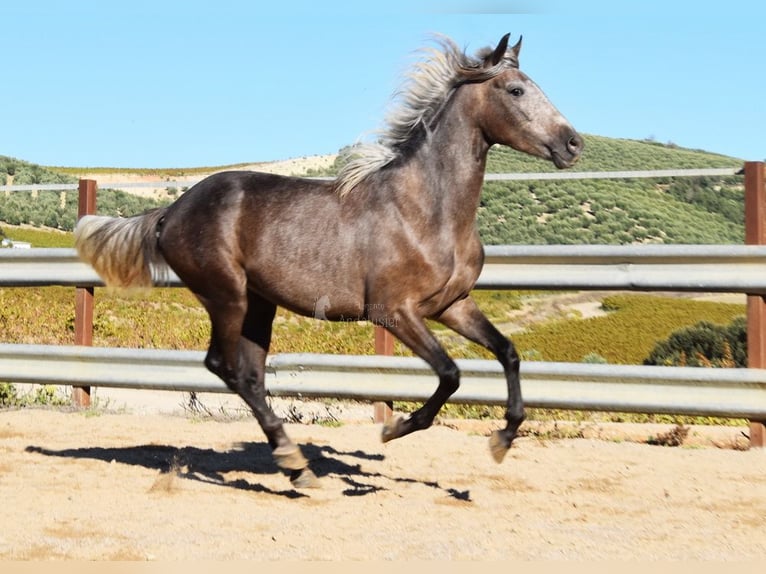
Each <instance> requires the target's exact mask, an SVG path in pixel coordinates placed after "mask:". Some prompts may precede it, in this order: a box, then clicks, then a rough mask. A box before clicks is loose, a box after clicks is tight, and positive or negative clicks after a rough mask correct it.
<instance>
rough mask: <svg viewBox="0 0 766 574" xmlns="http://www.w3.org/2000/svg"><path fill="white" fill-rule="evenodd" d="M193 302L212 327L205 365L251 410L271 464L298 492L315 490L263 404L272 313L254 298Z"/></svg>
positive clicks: (305, 464)
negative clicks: (202, 308)
mask: <svg viewBox="0 0 766 574" xmlns="http://www.w3.org/2000/svg"><path fill="white" fill-rule="evenodd" d="M198 297H199V299H200V301H202V303H203V305H205V308H206V309H207V310H208V314H209V315H210V320H211V323H212V337H211V343H210V348H209V349H208V353H207V356H206V358H205V365H206V366H207V368H208V369H209V370H210V371H212V372H213V373H215V374H216V375H218V376H219V377H220V378H221V379H222V380H223V381H224V382H225V383H226V385H227V386H228V387H229V388H230V389H232V390H233V391H235V392H236V393H237V394H238V395H239V396H240V397H241V398H242V399H243V400H244V401H245V402H246V403H247V405H248V406H249V407H250V408H251V409H252V411H253V414H254V415H255V417H256V419H257V420H258V423H259V424H260V426H261V428H262V429H263V432H264V433H265V434H266V437H267V439H268V441H269V445H270V446H271V448H272V453H273V456H274V460H275V462H276V463H277V465H278V466H279V467H280V468H282V469H284V470H286V471H288V472H290V480H291V481H292V482H293V484H294V485H295V486H297V487H300V488H305V487H310V486H314V485H315V484H316V477H315V476H314V474H313V473H312V472H311V470H309V469H308V462H307V461H306V459H305V458H304V457H303V455H302V454H301V452H300V449H299V448H298V447H297V446H296V445H295V444H294V443H293V442H292V441H291V440H290V438H289V437H288V436H287V433H286V432H285V430H284V425H283V423H282V420H281V419H279V418H278V417H277V416H276V414H275V413H274V411H272V410H271V408H270V407H269V405H268V403H267V402H266V387H265V363H266V354H267V353H268V349H269V343H270V340H271V324H272V321H273V319H274V314H275V312H276V307H275V306H274V305H272V304H271V303H268V302H267V301H265V300H263V299H262V298H260V297H258V296H256V295H243V296H242V297H228V298H225V299H217V300H216V301H215V303H213V302H212V301H211V300H210V299H207V298H205V297H202V296H199V295H198ZM222 300H223V301H225V302H224V303H221V301H222Z"/></svg>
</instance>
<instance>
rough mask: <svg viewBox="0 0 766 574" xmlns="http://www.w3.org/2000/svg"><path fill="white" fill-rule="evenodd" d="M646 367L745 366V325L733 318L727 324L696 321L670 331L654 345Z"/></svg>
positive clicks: (743, 322)
mask: <svg viewBox="0 0 766 574" xmlns="http://www.w3.org/2000/svg"><path fill="white" fill-rule="evenodd" d="M644 364H646V365H675V366H681V367H686V366H689V367H724V368H733V367H747V322H746V320H745V317H744V316H743V317H737V318H736V319H735V320H734V321H733V322H732V323H731V324H729V325H717V324H715V323H709V322H707V321H700V322H699V323H696V324H695V325H693V326H691V327H686V328H684V329H681V330H679V331H676V332H674V333H673V334H672V335H670V337H668V339H667V340H665V341H661V342H659V343H657V345H655V347H654V349H652V351H651V353H649V356H648V357H647V359H646V360H645V361H644Z"/></svg>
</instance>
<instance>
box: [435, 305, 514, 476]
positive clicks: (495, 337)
mask: <svg viewBox="0 0 766 574" xmlns="http://www.w3.org/2000/svg"><path fill="white" fill-rule="evenodd" d="M436 319H437V320H438V321H439V322H440V323H442V324H444V325H446V326H447V327H449V328H450V329H452V330H454V331H455V332H457V333H459V334H461V335H463V336H464V337H466V338H467V339H470V340H471V341H473V342H474V343H478V344H480V345H482V346H484V347H486V348H488V349H489V350H490V351H492V352H493V353H494V355H495V356H496V357H497V359H498V361H500V364H501V365H502V366H503V370H504V371H505V378H506V382H507V385H508V402H507V407H506V411H505V419H506V421H507V425H506V427H505V428H504V429H501V430H497V431H495V432H493V433H492V436H491V438H490V449H491V451H492V457H493V458H494V459H495V461H497V462H502V460H503V458H504V457H505V453H507V452H508V449H510V448H511V443H512V442H513V439H514V438H515V437H516V432H517V431H518V429H519V426H521V423H522V422H524V418H525V415H524V403H523V401H522V398H521V383H520V381H519V355H518V354H517V353H516V349H515V347H514V346H513V343H511V341H509V340H508V339H507V338H506V337H505V336H504V335H503V334H502V333H500V331H498V330H497V329H496V328H495V326H494V325H492V323H490V322H489V319H487V318H486V317H485V316H484V313H482V312H481V310H480V309H479V308H478V307H477V306H476V303H475V302H474V300H473V299H471V298H470V297H466V298H465V299H462V300H460V301H457V302H456V303H455V304H453V305H452V306H451V307H449V308H448V309H447V310H446V311H445V312H444V313H442V314H441V316H439V317H437V318H436Z"/></svg>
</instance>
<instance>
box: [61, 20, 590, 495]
mask: <svg viewBox="0 0 766 574" xmlns="http://www.w3.org/2000/svg"><path fill="white" fill-rule="evenodd" d="M509 38H510V34H506V35H504V36H503V37H502V38H501V40H500V41H499V42H498V43H497V45H496V46H495V47H494V48H492V47H491V46H490V47H486V48H483V49H481V50H478V51H477V52H476V53H475V54H473V55H469V54H468V53H467V52H466V51H464V50H461V49H459V48H458V46H457V45H456V44H455V42H454V41H453V40H451V39H449V38H447V37H441V36H440V37H437V38H436V40H435V45H434V46H429V47H428V48H425V49H424V50H423V52H424V54H425V57H423V58H422V59H421V60H420V61H419V62H418V63H416V64H414V66H413V68H412V70H411V71H410V73H409V74H408V76H407V77H406V80H405V82H404V86H403V88H402V90H401V92H399V94H398V97H397V98H396V100H397V101H396V102H395V104H396V105H395V106H394V107H393V110H392V111H391V112H390V113H389V115H388V116H387V118H386V121H385V124H384V126H383V128H381V130H380V131H379V132H378V137H377V139H375V140H374V141H368V142H362V143H358V144H356V145H354V146H351V149H350V151H349V153H348V157H346V158H345V164H344V165H343V166H342V168H341V169H340V170H339V173H338V175H337V177H336V178H334V179H330V180H323V179H319V178H301V177H290V176H281V175H273V174H267V173H259V172H253V171H225V172H219V173H215V174H213V175H210V176H208V177H206V178H205V179H203V180H202V181H200V182H199V183H197V184H195V185H194V186H192V187H191V188H190V189H189V190H188V191H186V192H185V193H184V194H183V195H181V196H180V197H179V198H178V199H177V200H176V201H175V202H173V203H172V204H170V205H169V206H167V207H163V208H159V209H156V210H153V211H149V212H146V213H144V214H141V215H137V216H133V217H127V218H122V217H116V218H112V217H106V216H96V215H87V216H83V217H82V218H81V219H80V220H79V221H78V223H77V225H76V228H75V246H76V249H77V251H78V254H79V256H80V257H81V259H82V260H84V261H86V262H88V263H89V264H90V265H91V266H92V267H93V268H94V269H95V270H96V272H97V273H98V274H99V276H100V277H101V278H102V280H103V282H104V283H105V285H107V286H113V287H117V288H135V287H150V286H151V285H153V284H154V283H155V281H154V277H157V276H158V275H160V274H161V273H162V272H163V270H164V272H165V273H167V270H168V268H169V269H172V270H173V271H174V272H175V273H176V275H177V276H178V277H179V278H180V279H181V281H182V282H183V283H184V284H185V286H186V287H188V288H189V289H190V290H191V291H192V293H194V295H195V296H196V297H197V299H198V300H199V301H200V303H201V304H202V305H203V306H204V308H205V309H206V311H207V313H208V315H209V319H210V323H211V337H210V344H209V348H208V350H207V353H206V356H205V359H204V364H205V366H206V367H207V369H209V370H210V371H211V372H212V373H214V374H215V375H217V376H218V377H220V378H221V379H222V380H223V382H224V383H225V384H226V385H227V386H228V387H229V388H230V389H231V390H232V391H234V392H236V393H237V394H238V395H239V396H240V397H241V398H242V400H243V401H244V402H245V403H246V404H247V405H248V406H249V407H250V409H252V412H253V414H254V416H255V418H256V419H257V421H258V423H259V424H260V426H261V428H262V429H263V432H264V433H265V435H266V437H267V439H268V443H269V445H270V447H271V449H272V456H273V459H274V461H275V463H276V464H277V466H278V467H279V468H280V469H281V470H282V472H284V473H285V474H286V475H287V476H289V478H290V481H291V483H292V485H293V487H294V488H309V487H315V486H318V479H317V477H316V475H315V474H314V473H313V472H312V470H311V468H310V465H309V462H308V461H307V460H306V458H305V457H304V456H303V453H302V452H301V449H300V447H299V446H297V445H296V444H295V443H293V442H292V440H291V439H290V438H289V437H288V435H287V433H286V432H285V429H284V427H283V421H282V419H280V418H279V417H277V416H276V414H275V413H274V411H273V410H272V409H271V407H270V405H269V404H268V402H267V390H266V388H265V382H264V371H265V361H266V357H267V353H268V352H269V344H270V341H271V333H272V322H273V320H274V316H275V313H276V310H277V308H278V307H282V308H285V309H288V310H290V311H292V312H294V313H298V314H301V315H305V316H309V317H317V318H319V319H323V320H329V321H333V320H336V321H340V320H345V321H348V320H366V321H369V322H372V323H373V324H376V325H382V326H383V327H385V328H386V329H387V330H388V331H390V332H391V333H392V335H393V336H395V337H396V338H398V339H399V340H400V341H401V342H402V343H403V344H404V345H406V346H407V347H408V348H409V349H411V350H412V351H413V353H414V354H416V355H417V356H419V357H421V358H422V359H423V360H425V361H426V362H427V363H428V364H429V365H430V366H431V368H432V369H433V371H434V372H435V374H436V375H437V377H438V385H437V387H436V390H435V392H434V393H433V395H432V396H431V397H430V398H429V399H428V400H426V401H425V402H424V403H423V404H422V405H421V406H420V407H419V408H418V409H417V410H415V411H414V412H412V413H411V414H410V415H409V416H408V417H406V418H403V417H401V416H397V417H391V418H390V419H389V420H388V421H387V422H386V423H385V424H384V425H383V428H382V434H381V438H382V440H383V442H387V441H390V440H393V439H396V438H400V437H403V436H405V435H408V434H410V433H412V432H414V431H418V430H423V429H426V428H428V427H430V426H431V425H432V423H433V421H434V418H435V417H436V415H437V413H438V411H439V410H440V409H441V408H442V406H444V404H445V402H446V401H447V399H448V398H449V397H450V396H451V395H452V394H453V393H454V392H455V391H456V390H457V388H458V386H459V382H460V372H459V370H458V368H457V365H456V364H455V362H454V361H453V359H451V358H450V356H449V355H448V354H447V352H446V351H445V349H444V348H443V347H442V345H441V344H440V342H439V341H438V340H437V338H436V337H435V336H434V335H433V333H432V332H431V331H430V330H429V329H428V327H427V325H426V322H425V321H426V319H431V320H435V321H437V322H439V323H441V324H443V325H445V326H447V327H448V328H450V329H452V330H454V331H455V332H457V333H458V334H460V335H462V336H463V337H465V338H467V339H468V340H470V341H473V342H475V343H478V344H480V345H482V346H484V347H486V348H487V349H489V350H490V351H491V352H492V353H493V354H494V355H495V356H496V357H497V360H498V361H499V362H500V363H501V365H502V367H503V370H504V375H505V379H506V383H507V388H508V400H507V404H506V409H505V419H506V425H505V427H504V428H502V429H499V430H496V431H494V432H493V433H492V435H491V437H490V452H491V455H492V457H493V458H494V460H495V461H497V462H498V463H500V462H502V460H503V458H504V456H505V453H506V452H507V451H508V449H509V448H510V447H511V443H512V441H513V439H514V437H515V436H516V433H517V430H518V428H519V426H520V425H521V423H522V422H523V420H524V418H525V411H524V405H523V401H522V395H521V388H520V381H519V364H520V359H519V355H518V353H517V351H516V349H515V347H514V345H513V343H512V342H511V341H510V340H509V339H508V338H506V337H505V336H504V335H503V334H501V333H500V331H498V329H497V328H495V327H494V326H493V325H492V323H491V322H490V321H489V320H488V319H487V318H486V316H485V315H484V314H483V313H482V312H481V310H480V309H479V307H478V306H477V305H476V303H475V302H474V300H473V299H472V298H471V290H472V289H473V287H474V285H475V284H476V281H477V279H478V277H479V274H480V272H481V269H482V265H483V262H484V249H483V246H482V243H481V240H480V237H479V233H478V228H477V222H476V216H477V212H478V207H479V200H480V195H481V189H482V183H483V178H484V171H485V167H486V161H487V154H488V151H489V149H490V147H491V146H492V145H495V144H500V145H505V146H510V147H511V148H513V149H515V150H518V151H521V152H524V153H527V154H530V155H532V156H536V157H539V158H543V159H546V160H549V161H551V162H552V163H553V164H554V165H555V166H556V167H557V168H559V169H563V168H568V167H571V166H572V165H573V164H574V163H575V162H576V161H577V159H578V157H579V156H580V154H581V152H582V147H583V140H582V138H581V137H580V135H578V133H577V132H576V131H575V130H574V128H573V127H572V126H571V125H570V123H569V122H568V121H567V120H566V119H565V118H564V117H563V116H562V114H561V113H560V112H559V111H558V110H557V109H556V108H555V107H554V106H553V104H551V102H550V101H549V100H548V98H547V97H546V96H545V94H544V93H543V92H542V90H541V89H540V88H539V87H538V86H537V85H536V84H535V83H534V82H533V81H532V80H531V79H530V78H529V77H528V76H527V75H526V74H524V73H523V72H521V71H520V69H519V53H520V50H521V37H520V38H519V40H518V42H517V43H516V44H515V45H514V46H512V47H509ZM318 303H320V306H321V309H319V310H318V306H317V304H318Z"/></svg>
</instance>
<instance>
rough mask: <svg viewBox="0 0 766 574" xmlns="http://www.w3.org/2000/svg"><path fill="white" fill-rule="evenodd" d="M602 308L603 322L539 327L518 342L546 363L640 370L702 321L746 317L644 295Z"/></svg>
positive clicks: (611, 300)
mask: <svg viewBox="0 0 766 574" xmlns="http://www.w3.org/2000/svg"><path fill="white" fill-rule="evenodd" d="M602 306H603V308H604V310H606V311H608V314H607V315H606V316H604V317H591V318H588V319H579V320H565V321H553V322H549V323H542V324H535V325H532V326H531V327H530V328H529V329H528V330H527V331H525V332H523V333H518V334H516V335H514V337H513V338H514V341H515V342H516V345H517V346H518V347H519V349H520V350H522V351H524V350H526V349H536V350H537V351H538V352H539V353H540V354H541V355H542V356H541V359H544V360H546V361H570V362H571V361H573V362H580V361H582V360H583V358H584V357H586V356H588V355H589V354H590V353H597V354H598V355H600V356H601V357H603V358H604V359H606V361H607V362H609V363H617V364H626V365H640V364H642V363H643V362H644V360H645V359H646V358H647V357H648V356H649V354H650V353H651V352H652V349H653V348H654V346H655V344H656V343H657V341H661V340H663V339H666V338H668V337H669V336H670V335H671V334H672V333H673V332H674V331H677V330H679V329H681V328H683V327H685V326H689V325H693V324H695V323H697V322H699V321H707V322H709V323H714V324H718V325H724V324H727V323H730V322H731V321H733V320H734V319H735V318H737V317H739V316H740V315H743V314H744V312H745V309H744V306H743V305H738V304H733V303H715V302H710V301H695V300H693V299H686V298H680V297H661V296H655V295H642V294H619V295H610V296H608V297H606V298H605V299H604V300H603V303H602Z"/></svg>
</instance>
